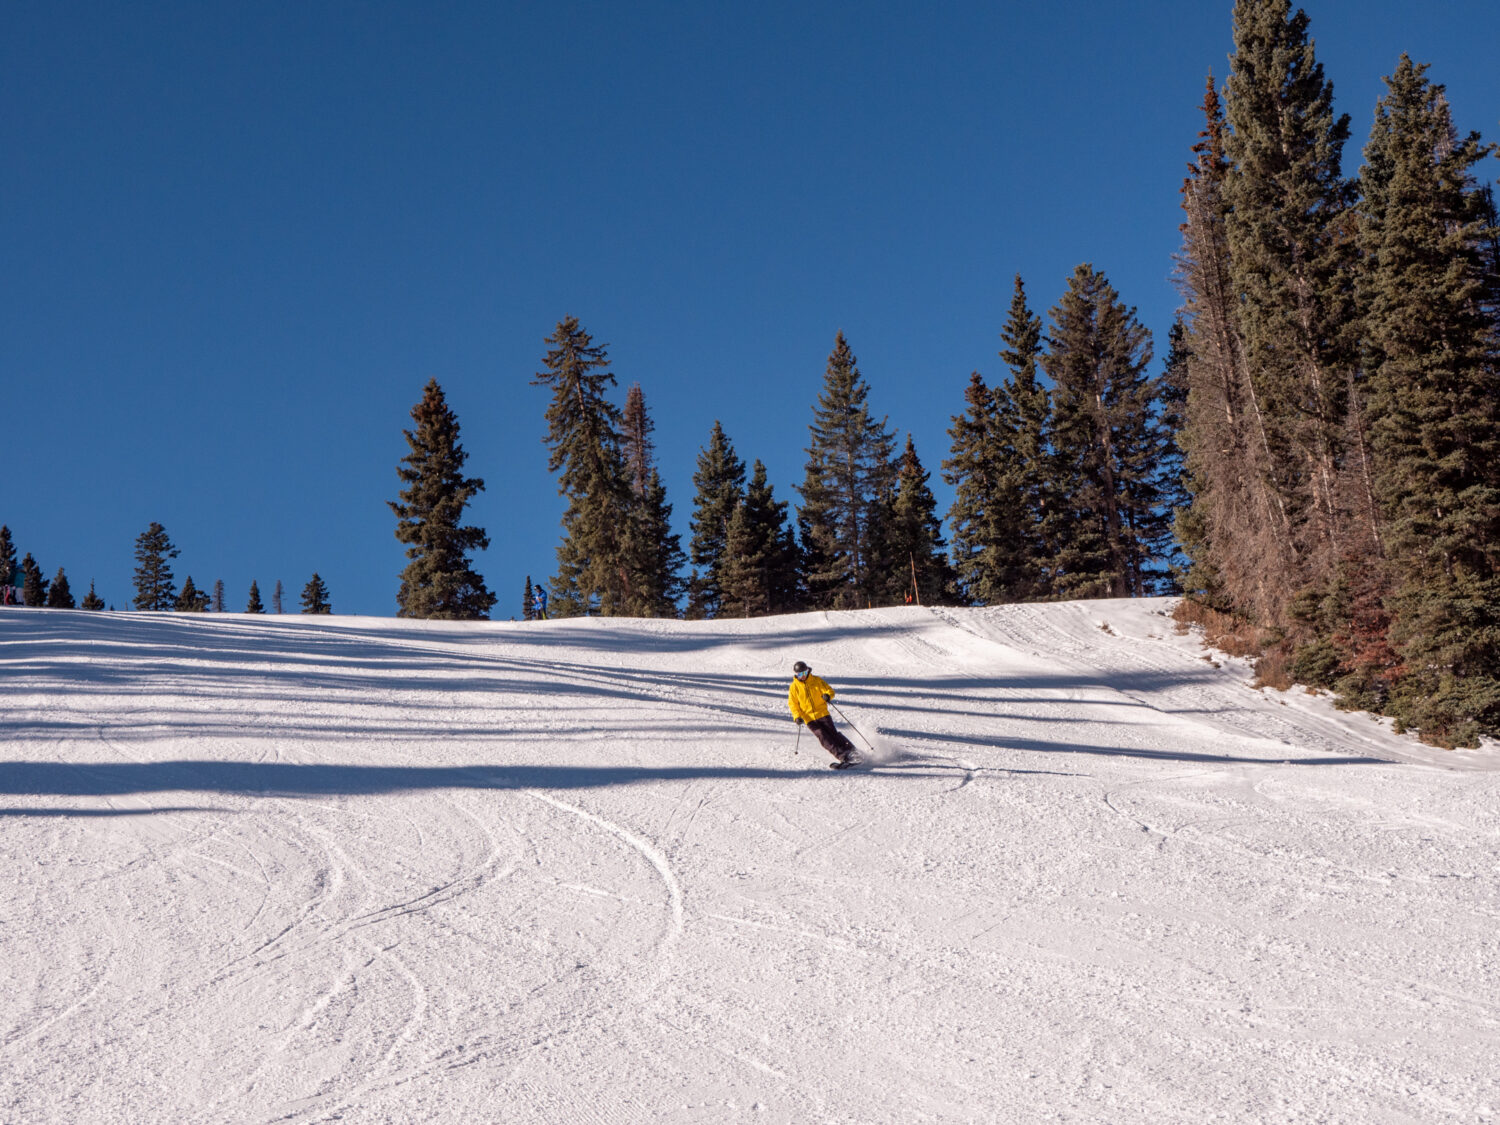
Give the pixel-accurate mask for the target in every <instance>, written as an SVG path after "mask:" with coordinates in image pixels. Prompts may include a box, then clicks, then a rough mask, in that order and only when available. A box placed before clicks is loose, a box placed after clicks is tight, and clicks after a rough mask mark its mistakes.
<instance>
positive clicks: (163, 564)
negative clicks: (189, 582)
mask: <svg viewBox="0 0 1500 1125" xmlns="http://www.w3.org/2000/svg"><path fill="white" fill-rule="evenodd" d="M177 554H178V551H177V548H176V547H174V546H172V540H171V539H169V538H168V537H167V531H166V528H164V527H162V525H161V524H159V523H153V524H151V526H150V527H148V528H147V529H146V530H145V531H143V532H141V534H140V535H138V536H137V537H136V540H135V562H136V567H135V608H136V609H145V610H165V609H171V608H172V607H173V606H175V605H176V604H177V585H176V582H175V581H174V579H173V577H172V566H171V564H170V563H169V562H168V561H167V560H168V559H175V558H176V557H177Z"/></svg>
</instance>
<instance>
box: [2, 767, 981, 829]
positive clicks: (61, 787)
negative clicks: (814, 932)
mask: <svg viewBox="0 0 1500 1125" xmlns="http://www.w3.org/2000/svg"><path fill="white" fill-rule="evenodd" d="M963 772H964V771H963V770H962V768H960V767H957V766H944V765H939V764H936V763H934V764H927V765H924V766H921V767H913V766H912V765H910V764H909V763H908V764H903V765H901V766H900V767H899V769H893V770H891V771H889V772H887V771H886V770H885V769H884V768H880V769H879V770H878V771H861V772H860V773H859V774H857V775H853V776H862V777H867V778H869V777H873V778H884V779H885V780H907V779H915V778H920V777H927V778H946V777H952V776H953V775H954V774H955V773H963ZM849 776H850V775H845V774H840V773H838V772H837V771H833V770H825V769H816V768H813V769H772V768H761V767H749V766H558V765H494V766H488V765H474V766H351V765H322V764H299V763H292V762H216V761H207V760H205V761H191V760H179V761H164V762H131V763H119V764H115V763H108V764H94V763H90V764H88V765H75V764H73V763H69V762H3V763H0V794H4V795H14V796H30V797H97V798H109V797H124V796H131V795H138V794H147V793H218V794H226V795H231V796H238V797H246V798H254V797H330V796H371V795H377V796H378V795H384V794H395V793H412V792H421V791H430V790H457V789H468V790H486V789H488V790H514V789H549V790H568V789H600V788H607V787H612V786H620V785H638V784H642V783H645V782H663V781H667V782H670V781H696V780H700V779H705V778H706V779H713V780H719V781H732V780H742V779H752V780H761V781H809V780H812V781H843V782H844V783H847V780H848V778H849ZM171 811H183V812H185V811H199V812H206V811H216V812H229V811H233V810H230V809H214V810H209V809H206V808H192V807H188V806H179V807H176V808H173V809H140V810H133V809H131V810H125V809H106V810H99V809H83V810H72V809H56V808H53V809H49V808H45V807H43V808H38V809H26V808H19V807H14V806H12V807H0V817H5V816H66V815H79V816H131V815H140V814H142V813H148V812H171Z"/></svg>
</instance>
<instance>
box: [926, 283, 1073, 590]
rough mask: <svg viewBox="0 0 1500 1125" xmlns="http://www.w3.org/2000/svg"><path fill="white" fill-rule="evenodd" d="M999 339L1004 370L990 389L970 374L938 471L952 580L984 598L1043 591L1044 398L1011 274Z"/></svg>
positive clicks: (1028, 319) (1034, 345) (1037, 334)
mask: <svg viewBox="0 0 1500 1125" xmlns="http://www.w3.org/2000/svg"><path fill="white" fill-rule="evenodd" d="M1001 340H1002V341H1003V342H1004V344H1005V348H1004V349H1003V350H1002V351H1001V352H1000V358H1001V360H1002V361H1004V363H1005V365H1006V368H1007V369H1008V375H1007V377H1006V378H1005V380H1004V381H1002V382H1001V383H1000V384H999V385H997V386H995V387H994V388H990V387H988V386H986V385H985V383H984V380H983V379H982V378H981V377H980V375H979V373H978V372H975V373H974V374H973V375H971V376H970V377H969V387H968V390H967V391H966V392H965V395H964V400H965V404H966V409H965V412H964V414H962V415H961V416H959V417H956V418H954V419H953V425H952V426H951V427H950V428H949V430H948V434H949V436H950V437H951V438H952V439H953V445H952V447H951V451H950V456H949V458H948V459H947V460H945V461H944V462H943V476H944V479H946V480H947V481H948V482H949V483H950V484H953V485H954V486H955V497H954V503H953V506H952V507H951V508H950V509H949V520H950V522H951V524H952V527H953V559H954V566H955V569H956V574H957V577H958V581H959V585H960V587H961V589H962V590H963V591H964V592H965V594H966V596H967V597H968V598H969V599H971V600H974V601H979V602H983V603H987V604H997V603H1001V602H1014V601H1028V600H1034V599H1037V598H1044V597H1047V596H1048V595H1049V594H1050V593H1051V578H1050V565H1051V559H1050V552H1049V550H1048V548H1047V545H1046V537H1045V524H1046V521H1047V520H1048V519H1049V518H1050V516H1051V512H1052V506H1051V505H1050V504H1049V494H1048V489H1049V487H1050V476H1051V469H1050V458H1051V452H1050V437H1049V431H1050V425H1051V402H1050V398H1049V396H1048V393H1047V389H1046V388H1045V387H1044V386H1042V384H1041V382H1040V381H1039V380H1038V378H1037V361H1038V358H1039V357H1040V355H1041V352H1042V321H1041V318H1040V317H1038V316H1036V315H1035V314H1034V313H1032V311H1031V309H1030V307H1029V305H1028V304H1027V300H1026V288H1025V285H1024V283H1023V282H1022V280H1021V277H1020V275H1017V276H1016V279H1015V289H1014V292H1013V293H1012V297H1011V304H1010V314H1009V317H1008V319H1007V321H1006V324H1005V326H1004V328H1003V329H1002V330H1001ZM907 584H908V585H909V583H907Z"/></svg>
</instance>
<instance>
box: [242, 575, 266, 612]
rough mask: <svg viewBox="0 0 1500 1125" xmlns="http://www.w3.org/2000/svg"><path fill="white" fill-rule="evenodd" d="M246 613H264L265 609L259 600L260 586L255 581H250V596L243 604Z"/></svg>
mask: <svg viewBox="0 0 1500 1125" xmlns="http://www.w3.org/2000/svg"><path fill="white" fill-rule="evenodd" d="M245 612H246V613H265V612H266V607H265V605H264V604H262V602H261V600H260V585H259V584H258V583H257V582H256V581H255V579H253V578H252V579H250V596H249V599H248V600H247V601H246V602H245Z"/></svg>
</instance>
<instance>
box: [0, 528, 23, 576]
mask: <svg viewBox="0 0 1500 1125" xmlns="http://www.w3.org/2000/svg"><path fill="white" fill-rule="evenodd" d="M20 569H21V564H20V563H18V562H17V561H16V545H15V543H14V541H12V539H11V537H10V528H9V527H8V526H4V525H0V586H18V585H20V582H19V580H18V579H17V577H16V575H17V574H18V573H19V572H20Z"/></svg>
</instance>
